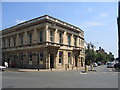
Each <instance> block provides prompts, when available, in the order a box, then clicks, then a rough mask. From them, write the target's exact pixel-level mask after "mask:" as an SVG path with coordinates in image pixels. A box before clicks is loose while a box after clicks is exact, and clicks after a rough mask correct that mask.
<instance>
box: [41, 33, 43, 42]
mask: <svg viewBox="0 0 120 90" xmlns="http://www.w3.org/2000/svg"><path fill="white" fill-rule="evenodd" d="M42 41H43V31H40V42H42Z"/></svg>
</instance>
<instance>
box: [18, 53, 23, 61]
mask: <svg viewBox="0 0 120 90" xmlns="http://www.w3.org/2000/svg"><path fill="white" fill-rule="evenodd" d="M19 58H20V61H23V53H20V54H19Z"/></svg>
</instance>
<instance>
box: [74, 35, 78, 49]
mask: <svg viewBox="0 0 120 90" xmlns="http://www.w3.org/2000/svg"><path fill="white" fill-rule="evenodd" d="M74 46H75V47H76V46H77V37H76V36H74Z"/></svg>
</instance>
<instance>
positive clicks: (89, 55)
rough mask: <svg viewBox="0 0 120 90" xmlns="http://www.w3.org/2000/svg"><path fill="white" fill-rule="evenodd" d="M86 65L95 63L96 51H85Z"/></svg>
mask: <svg viewBox="0 0 120 90" xmlns="http://www.w3.org/2000/svg"><path fill="white" fill-rule="evenodd" d="M85 61H86V62H85V63H86V65H90V64H91V63H92V62H94V61H95V51H94V50H91V49H87V50H86V51H85Z"/></svg>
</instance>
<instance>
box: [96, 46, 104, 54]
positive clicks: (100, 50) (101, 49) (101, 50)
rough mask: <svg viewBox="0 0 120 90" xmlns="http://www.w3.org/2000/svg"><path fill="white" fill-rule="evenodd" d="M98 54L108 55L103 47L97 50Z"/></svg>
mask: <svg viewBox="0 0 120 90" xmlns="http://www.w3.org/2000/svg"><path fill="white" fill-rule="evenodd" d="M96 52H97V53H106V52H105V50H104V49H103V48H101V47H99V49H98V50H96Z"/></svg>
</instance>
